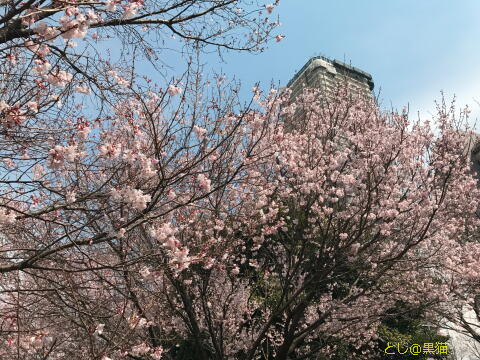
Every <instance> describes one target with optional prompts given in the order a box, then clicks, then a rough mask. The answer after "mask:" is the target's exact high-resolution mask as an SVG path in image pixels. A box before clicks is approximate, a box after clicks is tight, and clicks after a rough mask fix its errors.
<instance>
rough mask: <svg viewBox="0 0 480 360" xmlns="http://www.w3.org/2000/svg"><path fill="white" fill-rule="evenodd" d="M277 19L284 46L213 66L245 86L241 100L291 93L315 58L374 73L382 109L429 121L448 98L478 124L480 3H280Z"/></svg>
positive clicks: (392, 0) (296, 0) (402, 0)
mask: <svg viewBox="0 0 480 360" xmlns="http://www.w3.org/2000/svg"><path fill="white" fill-rule="evenodd" d="M267 2H268V1H267ZM271 2H273V1H271ZM274 14H275V15H278V16H279V17H280V21H281V23H282V24H283V25H282V27H281V28H279V32H280V33H283V34H285V35H286V38H285V39H284V40H283V41H282V42H280V43H275V42H272V43H271V44H270V46H269V47H268V49H267V50H266V51H265V52H264V53H262V54H257V55H251V54H238V53H237V54H231V55H227V56H226V57H225V58H226V62H225V63H218V64H217V63H212V64H211V65H212V66H213V67H218V69H222V70H223V71H224V72H225V73H227V74H229V75H235V76H236V77H237V78H238V79H240V80H241V81H242V84H243V89H244V91H243V92H242V93H243V94H246V93H247V90H249V89H250V88H251V86H252V85H253V84H254V83H255V82H257V81H260V82H261V83H262V87H264V88H266V87H268V85H269V83H270V81H272V80H273V81H274V82H275V83H280V85H285V84H286V83H287V82H288V80H289V79H290V78H291V77H292V76H293V75H294V74H295V72H296V71H297V70H299V69H300V68H301V67H302V66H303V64H304V63H305V62H306V61H307V60H308V59H309V58H310V57H312V56H315V55H325V56H327V57H330V58H335V59H338V60H342V61H345V62H347V63H351V64H352V65H354V66H356V67H359V68H361V69H362V70H364V71H367V72H369V73H371V74H372V76H373V79H374V82H375V91H376V92H378V90H379V89H381V94H380V100H381V102H382V104H383V107H390V106H391V105H393V107H395V108H398V109H401V108H403V107H404V106H406V105H409V107H410V112H411V114H412V115H413V114H416V113H417V111H420V112H421V116H422V118H425V117H428V114H429V113H433V112H434V109H435V105H434V101H435V100H438V99H440V96H441V95H440V91H442V90H443V91H445V93H446V95H447V98H448V99H451V98H452V96H453V95H454V94H456V95H457V99H458V104H459V105H462V106H463V105H465V104H468V105H469V106H470V107H471V110H472V115H473V117H474V118H475V117H479V118H480V105H478V104H477V103H476V102H475V100H478V101H479V102H480V41H479V40H480V21H479V20H480V1H478V0H462V1H455V0H381V1H380V0H330V1H324V0H281V3H280V6H278V7H277V8H276V9H275V13H274ZM212 61H216V62H218V59H216V58H215V60H212ZM244 96H245V95H244Z"/></svg>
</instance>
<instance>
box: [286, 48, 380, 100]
mask: <svg viewBox="0 0 480 360" xmlns="http://www.w3.org/2000/svg"><path fill="white" fill-rule="evenodd" d="M341 84H346V85H347V87H348V89H349V91H350V93H351V94H359V95H363V96H367V97H372V91H373V87H374V84H373V80H372V75H370V74H369V73H366V72H365V71H362V70H360V69H358V68H356V67H353V66H350V65H347V64H345V63H343V62H341V61H338V60H331V59H328V58H326V57H324V56H316V57H313V58H311V59H310V60H308V61H307V63H306V64H305V65H304V66H303V67H302V68H301V69H300V71H298V72H297V73H296V74H295V76H294V77H293V78H292V79H291V80H290V81H289V82H288V84H287V88H289V89H290V90H292V95H291V99H294V98H295V97H297V96H298V95H299V94H300V93H301V91H302V89H303V88H304V87H311V88H317V89H321V90H322V91H324V92H325V96H326V97H327V99H328V98H329V97H330V96H332V95H333V93H334V91H335V89H336V87H337V86H339V85H341Z"/></svg>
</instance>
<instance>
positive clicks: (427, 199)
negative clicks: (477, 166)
mask: <svg viewBox="0 0 480 360" xmlns="http://www.w3.org/2000/svg"><path fill="white" fill-rule="evenodd" d="M277 3H278V2H275V3H272V4H255V3H254V4H248V3H246V2H240V1H233V0H229V1H225V0H218V1H213V0H211V1H188V0H187V1H183V0H182V1H180V0H176V1H157V2H153V3H148V4H144V3H143V2H142V1H130V2H122V1H118V2H117V1H107V2H83V1H82V2H78V1H77V2H64V1H55V2H52V3H45V2H44V1H41V0H40V1H33V0H32V1H27V2H8V3H6V4H5V6H3V7H2V10H1V11H2V15H1V21H2V26H3V28H0V34H2V36H0V46H1V53H2V54H3V60H2V61H1V62H0V68H1V70H0V74H1V76H2V82H1V85H0V88H1V90H0V95H1V99H0V144H1V148H0V161H1V162H0V174H1V178H0V277H1V282H0V319H1V322H0V345H1V346H0V358H2V359H26V360H36V359H65V358H70V359H72V360H73V359H79V360H80V359H81V360H85V359H99V360H109V359H112V360H116V359H124V358H127V359H142V360H147V359H148V360H152V359H154V360H158V359H172V360H173V359H203V360H207V359H279V360H280V359H287V358H296V359H301V358H306V359H311V358H320V356H327V357H328V356H332V355H333V354H335V352H336V351H337V349H336V348H335V346H333V345H334V344H335V340H336V339H341V340H342V341H347V342H348V343H350V344H352V346H355V347H356V348H357V349H358V356H359V357H361V356H363V357H365V358H368V357H372V356H375V354H372V353H371V352H370V351H369V349H370V348H371V347H372V345H373V343H374V341H375V336H376V329H377V327H378V325H379V323H380V321H381V320H382V319H383V318H384V317H385V314H386V312H387V311H388V310H389V309H391V308H392V307H393V306H394V305H395V304H396V302H398V301H403V302H405V303H408V304H413V305H429V306H434V307H435V309H437V310H440V309H445V311H447V310H448V309H451V307H449V306H451V305H452V304H454V305H455V306H457V307H458V306H463V305H464V304H468V302H469V301H471V298H469V296H468V294H477V293H478V291H477V290H478V289H476V288H475V286H476V285H475V284H477V283H478V277H479V273H478V271H479V269H480V267H479V264H478V259H479V258H480V256H479V255H480V254H479V251H480V249H479V245H478V244H477V243H476V242H475V239H476V237H475V236H474V234H476V233H477V229H478V225H479V224H478V220H477V217H476V214H475V212H476V209H477V199H478V195H479V194H478V191H479V190H478V189H477V186H476V182H475V179H474V177H473V175H472V173H471V171H470V168H469V158H468V156H467V155H466V154H465V152H464V151H463V149H464V147H463V144H464V142H465V138H466V136H468V135H466V134H465V133H464V132H460V131H458V130H459V124H458V121H457V120H456V119H455V117H454V116H453V115H452V114H451V113H450V112H449V111H448V110H447V109H440V112H439V116H438V119H437V121H436V123H435V124H432V125H430V124H428V123H419V122H416V123H414V122H411V121H409V119H408V117H407V116H406V114H396V113H393V114H392V113H386V112H383V111H381V110H380V109H379V108H378V106H377V105H376V104H375V103H373V102H372V101H370V100H368V99H361V98H355V97H351V96H350V95H349V94H348V93H347V92H346V91H345V89H342V88H340V89H339V90H338V93H337V96H336V98H334V99H331V100H329V101H326V99H325V98H324V97H322V94H321V93H319V92H318V91H315V90H307V91H306V92H305V93H304V94H303V95H302V96H301V97H298V98H297V99H296V100H295V101H293V103H292V102H291V101H290V99H289V95H288V93H285V94H278V93H277V92H276V91H275V90H271V91H269V92H266V93H263V92H262V90H261V89H260V88H259V87H255V88H254V89H253V94H252V100H251V102H250V104H247V105H241V104H240V101H239V99H238V95H237V94H238V87H237V84H235V83H233V82H228V81H227V80H226V78H225V76H223V75H222V76H220V75H217V76H216V77H215V78H213V79H209V78H206V77H204V75H202V69H201V67H199V66H198V65H197V64H198V63H200V61H194V60H192V59H194V58H195V56H197V55H198V56H200V55H199V54H201V53H202V52H203V51H204V50H207V49H219V50H222V49H225V50H230V51H231V50H240V51H241V50H244V51H260V50H261V49H262V47H263V45H264V44H265V42H266V41H267V40H268V39H270V38H272V39H276V41H280V40H282V39H283V35H281V34H280V35H275V36H274V35H273V34H272V33H271V31H272V29H274V28H275V27H276V26H277V25H278V21H273V20H270V17H269V16H271V15H272V14H273V13H274V11H275V6H276V5H277ZM241 4H244V5H245V4H246V5H245V6H241ZM239 34H240V36H239ZM171 36H175V37H176V38H177V39H178V40H180V41H181V42H180V46H179V47H178V49H177V50H179V51H180V52H181V54H182V56H185V59H186V62H187V64H188V66H187V68H186V70H185V71H180V70H178V72H177V73H176V74H175V75H173V76H172V80H171V81H168V80H164V81H163V82H162V81H153V80H152V79H151V78H150V77H146V76H145V73H144V72H142V69H140V68H141V66H139V65H137V61H138V59H139V58H142V56H143V58H142V59H147V60H149V59H150V60H151V62H152V64H151V65H152V66H154V68H155V66H157V70H158V74H163V75H165V79H166V78H167V74H168V72H166V70H165V69H166V67H165V68H160V67H159V66H158V65H157V64H156V62H157V61H156V56H160V54H162V53H163V54H164V53H165V52H164V51H165V49H166V48H168V47H169V46H170V45H168V43H167V40H169V38H170V37H171ZM170 40H172V39H170ZM117 45H118V46H119V47H120V48H122V49H123V50H124V53H123V54H122V55H120V56H119V57H118V58H116V59H115V56H113V54H112V56H109V55H108V50H109V49H106V48H105V46H107V47H108V46H111V47H114V46H117ZM102 47H103V48H102ZM162 51H163V52H162ZM142 61H143V60H142ZM160 61H161V60H159V61H158V62H159V63H160ZM170 65H172V64H170ZM162 71H163V72H162ZM285 129H288V131H287V130H285ZM434 129H438V133H435V132H434ZM459 294H462V296H459ZM432 318H433V315H432Z"/></svg>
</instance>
